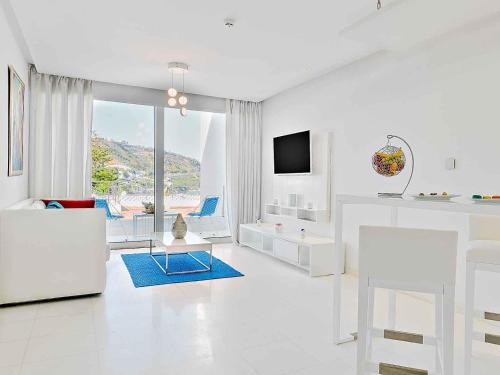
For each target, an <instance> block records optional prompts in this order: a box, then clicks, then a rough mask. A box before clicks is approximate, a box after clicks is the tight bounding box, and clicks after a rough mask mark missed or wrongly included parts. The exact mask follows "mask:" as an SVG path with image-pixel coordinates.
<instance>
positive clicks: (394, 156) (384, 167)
mask: <svg viewBox="0 0 500 375" xmlns="http://www.w3.org/2000/svg"><path fill="white" fill-rule="evenodd" d="M405 164H406V157H405V154H404V152H403V150H402V149H401V147H396V146H391V145H387V146H385V147H383V148H381V149H380V150H378V151H377V152H375V154H373V156H372V167H373V169H374V170H375V172H377V173H378V174H379V175H382V176H385V177H392V176H397V175H398V174H400V173H401V171H402V170H403V169H404V167H405Z"/></svg>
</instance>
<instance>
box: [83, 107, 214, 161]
mask: <svg viewBox="0 0 500 375" xmlns="http://www.w3.org/2000/svg"><path fill="white" fill-rule="evenodd" d="M164 113H165V116H164V117H165V143H164V144H165V151H170V152H175V153H177V154H181V155H184V156H189V157H191V158H194V159H196V160H200V159H201V151H202V150H201V136H202V135H201V123H202V116H203V115H204V113H203V112H198V111H188V115H187V116H186V117H182V116H181V115H180V113H179V110H178V109H174V108H165V112H164ZM92 130H93V131H94V132H95V133H96V134H97V135H98V136H100V137H103V138H111V139H113V140H115V141H126V142H128V143H129V144H133V145H141V146H148V147H153V146H154V107H151V106H145V105H137V104H127V103H115V102H108V101H99V100H95V101H94V114H93V120H92Z"/></svg>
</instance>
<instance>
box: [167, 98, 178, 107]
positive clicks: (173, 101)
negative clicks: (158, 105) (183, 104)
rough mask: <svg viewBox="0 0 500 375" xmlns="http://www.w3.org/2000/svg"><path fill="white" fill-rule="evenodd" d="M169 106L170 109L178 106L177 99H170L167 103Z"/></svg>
mask: <svg viewBox="0 0 500 375" xmlns="http://www.w3.org/2000/svg"><path fill="white" fill-rule="evenodd" d="M167 103H168V105H169V106H170V107H175V106H176V105H177V99H175V98H169V99H168V101H167Z"/></svg>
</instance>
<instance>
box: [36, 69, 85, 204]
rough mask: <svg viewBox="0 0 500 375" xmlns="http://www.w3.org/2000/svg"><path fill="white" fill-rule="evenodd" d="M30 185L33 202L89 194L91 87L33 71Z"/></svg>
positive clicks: (68, 79)
mask: <svg viewBox="0 0 500 375" xmlns="http://www.w3.org/2000/svg"><path fill="white" fill-rule="evenodd" d="M30 89H31V95H30V99H31V105H30V152H29V161H30V165H29V186H30V195H31V197H34V198H43V197H46V198H48V197H54V198H85V197H89V196H90V195H91V181H90V179H91V171H92V154H91V126H92V101H93V96H92V82H91V81H88V80H83V79H75V78H67V77H59V76H54V75H49V74H41V73H38V72H37V71H36V69H35V67H34V66H31V69H30Z"/></svg>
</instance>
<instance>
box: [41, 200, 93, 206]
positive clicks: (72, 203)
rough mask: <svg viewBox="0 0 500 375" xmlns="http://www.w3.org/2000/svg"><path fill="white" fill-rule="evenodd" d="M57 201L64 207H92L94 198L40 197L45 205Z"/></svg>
mask: <svg viewBox="0 0 500 375" xmlns="http://www.w3.org/2000/svg"><path fill="white" fill-rule="evenodd" d="M52 201H54V202H59V203H61V205H62V206H63V207H64V208H94V207H95V199H42V202H43V203H45V205H47V204H48V203H49V202H52Z"/></svg>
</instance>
